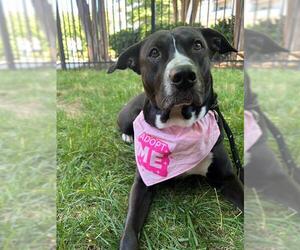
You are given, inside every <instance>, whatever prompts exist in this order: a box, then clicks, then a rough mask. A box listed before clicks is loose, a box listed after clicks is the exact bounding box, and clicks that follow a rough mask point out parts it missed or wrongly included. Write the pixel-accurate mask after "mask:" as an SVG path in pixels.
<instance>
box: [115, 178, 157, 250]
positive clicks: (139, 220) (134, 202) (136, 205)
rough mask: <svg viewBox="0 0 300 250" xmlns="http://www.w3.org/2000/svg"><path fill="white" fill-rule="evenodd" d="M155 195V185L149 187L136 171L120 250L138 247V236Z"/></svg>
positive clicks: (130, 249)
mask: <svg viewBox="0 0 300 250" xmlns="http://www.w3.org/2000/svg"><path fill="white" fill-rule="evenodd" d="M153 195H154V187H147V186H146V185H145V184H144V182H143V180H142V179H141V177H140V175H139V173H138V172H137V173H136V176H135V180H134V183H133V185H132V188H131V191H130V196H129V207H128V213H127V218H126V224H125V230H124V233H123V236H122V239H121V243H120V250H125V249H126V250H135V249H138V237H139V233H140V231H141V229H142V227H143V224H144V221H145V219H146V217H147V214H148V211H149V207H150V204H151V201H152V199H153Z"/></svg>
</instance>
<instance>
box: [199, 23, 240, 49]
mask: <svg viewBox="0 0 300 250" xmlns="http://www.w3.org/2000/svg"><path fill="white" fill-rule="evenodd" d="M200 31H201V33H202V35H203V37H204V38H205V40H206V43H207V46H208V48H209V50H210V51H211V55H214V54H215V53H216V52H218V53H220V54H225V53H227V52H238V51H237V50H236V49H235V48H233V47H232V46H231V45H230V43H229V42H228V41H227V39H226V38H225V37H224V36H223V35H222V34H221V33H220V32H218V31H216V30H213V29H209V28H201V29H200Z"/></svg>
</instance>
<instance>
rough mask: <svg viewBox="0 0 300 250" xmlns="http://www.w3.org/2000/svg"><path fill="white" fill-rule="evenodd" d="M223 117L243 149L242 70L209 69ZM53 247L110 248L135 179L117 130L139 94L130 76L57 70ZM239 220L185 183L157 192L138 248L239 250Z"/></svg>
mask: <svg viewBox="0 0 300 250" xmlns="http://www.w3.org/2000/svg"><path fill="white" fill-rule="evenodd" d="M213 77H214V84H215V90H216V91H217V92H218V94H219V102H220V104H221V109H222V110H223V111H224V115H225V117H226V119H227V120H228V122H229V124H230V126H231V127H232V130H233V133H234V134H235V136H236V141H237V144H238V148H239V152H240V154H241V155H242V151H243V150H242V149H243V72H242V71H240V70H237V69H214V70H213ZM57 79H58V100H57V101H58V113H57V140H58V145H57V146H58V147H57V148H58V149H57V153H58V156H57V163H58V174H57V247H58V249H87V248H89V249H108V250H111V249H117V248H118V244H119V240H120V236H121V233H122V231H123V227H124V221H125V217H126V212H127V202H128V194H129V191H130V187H131V185H132V183H133V178H134V173H135V160H134V150H133V146H132V145H127V144H125V143H124V142H123V141H122V140H121V137H120V133H119V131H118V129H117V126H116V118H117V114H118V112H119V110H120V109H121V107H122V106H123V105H124V104H125V103H126V102H128V100H129V99H130V98H131V97H133V96H135V95H136V94H138V93H140V92H141V91H142V84H141V82H140V80H139V76H137V75H135V74H134V73H132V72H130V71H121V72H116V73H114V74H113V75H107V74H106V73H105V72H104V71H93V70H83V71H59V72H58V78H57ZM243 238H244V234H243V215H242V214H240V212H239V211H238V210H236V209H234V208H233V206H232V205H231V204H229V203H228V202H226V201H225V200H224V199H223V198H222V197H221V196H220V195H219V193H218V192H216V191H215V190H214V189H212V188H210V187H209V186H208V185H207V184H206V183H205V182H200V181H199V180H197V179H195V178H192V179H189V180H184V181H180V182H178V183H177V184H176V185H174V186H173V187H172V188H171V187H164V188H162V189H161V190H159V192H158V193H157V196H156V197H155V199H154V202H153V204H152V207H151V211H150V214H149V217H148V220H147V222H146V224H145V227H144V230H143V232H142V234H141V244H140V246H141V249H153V250H156V249H243Z"/></svg>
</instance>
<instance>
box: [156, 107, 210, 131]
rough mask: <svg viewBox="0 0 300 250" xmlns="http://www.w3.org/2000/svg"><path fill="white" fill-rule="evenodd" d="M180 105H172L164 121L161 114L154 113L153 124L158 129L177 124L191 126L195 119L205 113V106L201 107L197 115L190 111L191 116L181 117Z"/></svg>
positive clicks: (200, 117)
mask: <svg viewBox="0 0 300 250" xmlns="http://www.w3.org/2000/svg"><path fill="white" fill-rule="evenodd" d="M181 109H182V107H173V108H172V110H171V113H170V117H169V119H168V120H167V122H166V123H163V122H162V121H161V115H156V118H155V126H156V127H157V128H158V129H163V128H168V127H172V126H179V127H190V126H192V125H193V124H194V123H195V122H196V121H197V120H200V119H202V118H203V117H204V115H205V114H206V106H203V107H202V108H201V111H200V113H199V115H198V116H196V112H195V111H193V112H192V116H191V118H190V119H185V118H183V116H182V114H181Z"/></svg>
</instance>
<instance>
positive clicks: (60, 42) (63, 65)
mask: <svg viewBox="0 0 300 250" xmlns="http://www.w3.org/2000/svg"><path fill="white" fill-rule="evenodd" d="M56 19H57V22H56V25H57V40H58V48H59V57H60V63H61V68H62V69H64V70H65V69H67V68H66V58H65V52H64V44H63V40H62V39H63V38H62V32H61V24H60V16H59V11H58V4H57V1H56Z"/></svg>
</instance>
